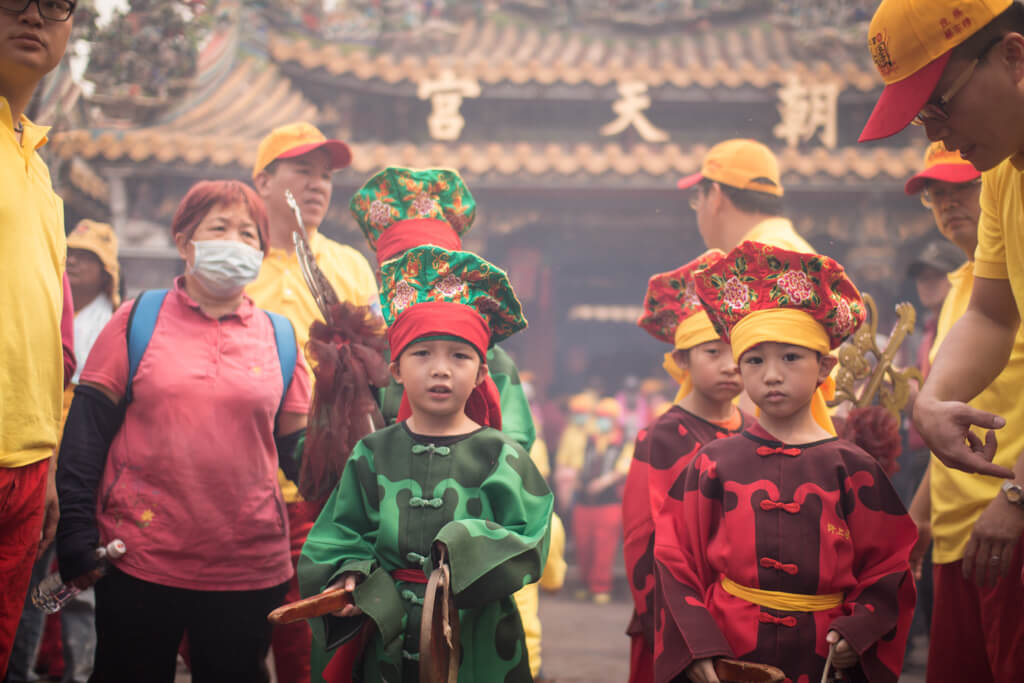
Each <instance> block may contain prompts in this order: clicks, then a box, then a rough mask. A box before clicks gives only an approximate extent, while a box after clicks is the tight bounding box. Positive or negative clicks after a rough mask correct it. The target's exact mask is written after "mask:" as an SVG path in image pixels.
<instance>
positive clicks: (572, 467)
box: [554, 391, 597, 515]
mask: <svg viewBox="0 0 1024 683" xmlns="http://www.w3.org/2000/svg"><path fill="white" fill-rule="evenodd" d="M596 405H597V399H596V397H595V396H594V394H593V393H591V392H588V391H585V392H581V393H579V394H574V395H573V396H570V397H569V401H568V408H569V420H568V423H567V424H566V425H565V429H563V430H562V436H561V437H560V438H559V441H558V450H557V451H555V481H554V484H555V503H556V504H557V505H558V509H559V512H561V514H563V515H566V514H569V511H570V510H571V509H572V493H573V491H574V490H575V488H576V479H577V476H578V474H579V471H580V469H581V468H582V467H583V453H584V451H585V450H586V448H587V435H588V434H590V430H591V428H592V427H593V418H594V407H595V406H596Z"/></svg>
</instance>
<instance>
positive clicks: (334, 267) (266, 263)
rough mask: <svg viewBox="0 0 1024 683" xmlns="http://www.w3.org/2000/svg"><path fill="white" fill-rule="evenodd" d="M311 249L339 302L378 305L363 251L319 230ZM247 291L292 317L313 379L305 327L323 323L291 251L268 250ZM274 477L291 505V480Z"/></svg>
mask: <svg viewBox="0 0 1024 683" xmlns="http://www.w3.org/2000/svg"><path fill="white" fill-rule="evenodd" d="M309 247H310V249H311V250H312V251H313V256H314V257H315V258H316V263H317V265H318V266H320V270H322V271H323V272H324V275H326V276H327V279H328V281H330V283H331V286H332V287H334V291H335V292H337V293H338V298H339V299H340V300H342V301H351V302H352V303H355V304H358V305H360V306H362V305H366V304H370V305H372V306H374V307H375V308H376V307H378V306H379V303H378V300H377V279H376V277H374V274H373V270H372V269H371V268H370V264H369V263H368V262H367V261H366V258H365V257H364V256H363V255H362V254H360V253H359V252H358V251H356V250H355V249H353V248H352V247H350V246H347V245H344V244H340V243H338V242H335V241H334V240H332V239H330V238H328V237H324V236H323V235H321V234H320V232H319V231H316V232H314V233H313V235H312V236H311V237H310V238H309ZM245 291H246V293H247V294H248V295H249V296H250V297H252V300H253V302H254V303H255V304H256V305H257V306H259V307H260V308H262V309H264V310H267V311H271V312H273V313H280V314H281V315H283V316H285V317H286V318H288V320H290V321H291V323H292V325H293V326H294V327H295V340H296V342H297V343H298V345H299V348H300V349H302V350H303V351H304V352H305V353H306V365H307V367H308V368H309V373H310V379H312V378H313V369H312V368H313V366H312V363H311V362H310V356H309V353H308V352H306V342H307V341H309V326H310V325H312V324H313V321H314V320H321V321H322V320H323V316H321V315H320V309H319V308H317V305H316V301H315V300H314V299H313V295H312V294H311V293H310V292H309V287H307V286H306V281H305V280H304V279H303V278H302V270H301V269H300V268H299V259H298V257H297V256H296V255H295V250H294V249H288V250H285V249H271V250H270V253H269V254H267V256H266V258H264V259H263V265H262V266H261V267H260V275H259V277H258V278H256V281H255V282H253V283H251V284H250V285H249V286H248V287H246V288H245ZM278 479H279V480H280V482H281V492H282V494H283V495H284V499H285V501H287V502H289V503H291V502H295V501H296V500H300V497H299V491H298V489H297V488H296V486H295V484H293V483H292V482H290V481H288V480H287V479H285V478H284V475H283V474H282V473H278Z"/></svg>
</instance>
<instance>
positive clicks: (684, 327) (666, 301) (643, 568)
mask: <svg viewBox="0 0 1024 683" xmlns="http://www.w3.org/2000/svg"><path fill="white" fill-rule="evenodd" d="M724 256H725V254H723V253H722V252H720V251H718V250H711V251H708V252H705V253H704V254H702V255H701V256H699V257H698V258H696V259H694V260H693V261H691V262H690V263H687V264H686V265H684V266H681V267H679V268H676V269H675V270H672V271H669V272H667V273H659V274H657V275H654V276H653V277H651V279H650V282H649V284H648V286H647V296H646V297H645V298H644V313H643V315H642V316H640V320H638V321H637V324H638V325H639V326H640V327H642V328H643V329H644V330H646V331H647V332H648V333H649V334H650V335H651V336H652V337H654V338H655V339H657V340H659V341H662V342H665V343H667V344H672V345H673V350H672V351H669V352H668V353H666V354H665V363H664V367H665V370H667V371H668V373H669V375H671V376H672V378H673V379H675V380H676V382H678V385H679V390H678V394H677V395H676V397H675V402H674V403H672V404H671V406H670V407H669V409H668V410H667V411H666V412H664V413H663V414H662V415H661V416H660V417H658V418H657V419H656V420H654V422H652V423H651V424H650V425H648V426H647V427H646V428H645V429H643V430H641V431H640V433H639V434H638V435H637V439H636V449H635V451H634V454H633V462H632V464H631V465H630V468H629V474H628V476H627V477H626V486H625V490H624V491H623V496H622V527H623V537H624V540H625V544H624V546H623V558H624V560H625V563H626V577H627V579H628V581H629V588H630V590H631V591H632V593H633V618H632V619H631V620H630V623H629V628H627V629H626V633H628V634H629V636H630V639H631V644H630V667H629V680H630V682H631V683H641V682H644V681H653V680H654V628H655V627H654V624H655V617H654V583H655V581H654V515H655V513H656V512H657V511H658V510H659V509H660V508H661V504H662V502H663V501H664V500H665V496H666V495H667V493H668V490H669V488H670V487H671V486H672V483H673V482H674V481H675V480H676V478H677V477H678V476H679V473H680V472H681V471H682V470H683V468H684V467H685V466H686V465H687V464H688V463H689V462H690V460H691V459H692V458H693V456H694V455H696V453H697V451H698V450H699V449H700V447H701V446H703V445H704V444H705V443H708V442H710V441H714V440H715V439H720V438H724V437H726V436H732V435H733V434H736V433H738V432H739V431H740V430H741V429H742V428H743V427H744V425H745V424H748V423H750V422H751V421H752V420H751V418H749V417H748V416H746V415H745V414H744V413H742V412H741V411H740V410H739V409H738V408H736V407H735V406H734V405H733V399H735V398H736V396H738V395H739V393H740V392H741V391H743V384H742V382H741V381H740V376H739V370H738V369H737V367H736V363H735V361H733V359H732V353H731V352H730V350H729V345H728V344H727V343H726V342H723V341H722V340H721V339H720V338H719V336H718V331H717V330H715V327H714V325H712V324H711V319H710V318H708V315H707V313H705V311H704V306H703V305H702V304H701V302H700V299H698V298H697V294H696V289H695V285H694V280H693V277H694V273H696V272H697V271H699V270H703V269H704V268H707V267H708V266H710V265H711V264H713V263H715V262H717V261H719V260H721V259H722V258H723V257H724Z"/></svg>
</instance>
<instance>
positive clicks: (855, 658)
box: [825, 631, 860, 669]
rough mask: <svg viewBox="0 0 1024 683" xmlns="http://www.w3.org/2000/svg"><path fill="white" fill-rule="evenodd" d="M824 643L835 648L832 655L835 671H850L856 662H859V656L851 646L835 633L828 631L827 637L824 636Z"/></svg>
mask: <svg viewBox="0 0 1024 683" xmlns="http://www.w3.org/2000/svg"><path fill="white" fill-rule="evenodd" d="M825 642H826V643H828V644H829V646H832V645H835V646H836V649H835V651H834V652H833V653H832V666H834V667H835V668H837V669H852V668H853V667H855V666H857V662H859V661H860V655H858V654H857V651H856V650H854V649H853V646H852V645H850V644H849V643H848V642H846V638H843V637H842V636H841V635H839V633H837V632H836V631H829V632H828V635H826V636H825Z"/></svg>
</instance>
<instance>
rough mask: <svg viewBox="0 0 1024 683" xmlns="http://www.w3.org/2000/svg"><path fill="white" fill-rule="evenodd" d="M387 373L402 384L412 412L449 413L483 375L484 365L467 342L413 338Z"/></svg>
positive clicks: (457, 408)
mask: <svg viewBox="0 0 1024 683" xmlns="http://www.w3.org/2000/svg"><path fill="white" fill-rule="evenodd" d="M391 374H392V376H393V377H394V378H395V381H396V382H398V383H399V384H401V385H402V386H403V387H404V388H405V395H406V396H408V397H409V403H410V405H411V406H412V410H413V413H417V412H420V413H424V414H427V415H430V416H432V417H449V416H451V415H455V414H458V413H461V412H463V411H464V410H465V407H466V400H467V399H468V398H469V395H470V394H471V393H472V392H473V389H475V388H476V386H477V385H478V384H480V382H482V381H483V380H484V378H485V377H486V376H487V366H486V365H484V364H483V363H481V361H480V354H478V353H477V352H476V349H474V348H473V347H472V346H471V345H469V344H467V343H465V342H461V341H451V340H441V339H435V340H430V341H418V342H413V343H412V344H410V345H409V346H407V347H406V348H405V350H404V351H402V355H401V356H399V358H398V360H397V361H396V362H393V363H391Z"/></svg>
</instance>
